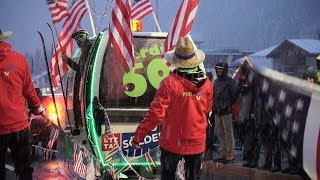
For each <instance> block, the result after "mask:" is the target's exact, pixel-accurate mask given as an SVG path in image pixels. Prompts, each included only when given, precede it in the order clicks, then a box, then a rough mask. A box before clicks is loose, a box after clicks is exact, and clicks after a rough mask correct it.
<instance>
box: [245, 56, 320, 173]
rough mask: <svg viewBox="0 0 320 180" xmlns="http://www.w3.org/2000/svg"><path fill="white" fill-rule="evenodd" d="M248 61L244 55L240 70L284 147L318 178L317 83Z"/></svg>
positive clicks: (319, 94) (319, 99)
mask: <svg viewBox="0 0 320 180" xmlns="http://www.w3.org/2000/svg"><path fill="white" fill-rule="evenodd" d="M250 64H251V63H250V61H249V60H248V59H247V58H246V59H245V61H244V62H243V63H242V65H241V70H242V71H244V72H245V73H248V80H249V83H250V84H251V86H252V87H253V89H254V92H255V95H256V99H257V100H259V101H260V102H261V103H262V109H263V110H264V111H266V113H267V114H268V115H269V116H270V121H272V123H273V124H274V125H275V126H276V127H277V128H278V129H279V132H280V137H281V138H282V140H283V142H284V144H283V145H284V148H285V149H286V150H287V151H288V152H289V155H290V156H291V157H292V158H293V159H295V161H296V162H297V164H298V165H301V166H302V167H303V169H304V170H305V172H306V173H307V174H308V175H309V177H310V178H311V179H320V140H319V136H320V131H319V129H320V121H319V107H320V86H318V85H316V84H311V83H309V82H306V81H304V80H301V79H298V78H295V77H291V76H287V75H285V74H282V73H279V72H277V71H274V70H270V69H262V68H259V67H254V66H253V65H250Z"/></svg>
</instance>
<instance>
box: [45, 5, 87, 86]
mask: <svg viewBox="0 0 320 180" xmlns="http://www.w3.org/2000/svg"><path fill="white" fill-rule="evenodd" d="M86 11H87V7H86V4H85V2H84V0H78V1H77V2H75V3H74V4H73V6H72V8H71V9H70V13H69V15H68V17H67V18H66V20H65V21H64V23H63V25H62V30H61V33H60V37H59V42H60V43H61V47H60V45H59V44H57V45H56V51H55V52H53V55H52V59H51V63H50V67H51V76H52V79H53V84H54V86H59V85H60V76H59V71H58V64H59V67H60V74H61V77H63V75H64V74H66V73H67V72H68V65H67V63H66V62H64V61H63V60H62V58H61V55H62V53H65V54H66V55H67V56H69V57H71V55H72V44H73V39H72V37H71V35H72V33H73V32H74V31H76V30H77V28H78V26H79V24H80V22H81V19H82V17H83V16H84V14H85V12H86Z"/></svg>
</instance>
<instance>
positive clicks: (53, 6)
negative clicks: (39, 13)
mask: <svg viewBox="0 0 320 180" xmlns="http://www.w3.org/2000/svg"><path fill="white" fill-rule="evenodd" d="M47 3H48V7H49V11H50V13H51V17H52V22H53V23H57V22H60V21H61V20H62V19H63V18H65V17H67V16H68V7H67V6H68V0H47Z"/></svg>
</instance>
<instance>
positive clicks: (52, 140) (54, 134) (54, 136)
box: [47, 127, 59, 149]
mask: <svg viewBox="0 0 320 180" xmlns="http://www.w3.org/2000/svg"><path fill="white" fill-rule="evenodd" d="M58 137H59V129H58V128H54V127H51V132H50V136H49V141H48V145H47V147H48V149H52V147H53V144H54V143H55V142H56V140H57V138H58Z"/></svg>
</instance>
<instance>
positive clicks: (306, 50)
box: [267, 39, 320, 58]
mask: <svg viewBox="0 0 320 180" xmlns="http://www.w3.org/2000/svg"><path fill="white" fill-rule="evenodd" d="M291 47H292V48H293V47H297V48H299V49H300V53H302V54H304V55H314V56H315V55H318V54H320V40H319V39H287V40H285V41H283V42H282V43H281V44H280V45H278V46H277V47H276V48H275V49H274V50H273V51H271V52H270V53H269V54H267V57H273V58H276V57H278V56H279V55H280V54H281V53H282V52H286V51H287V50H289V49H290V48H291Z"/></svg>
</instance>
